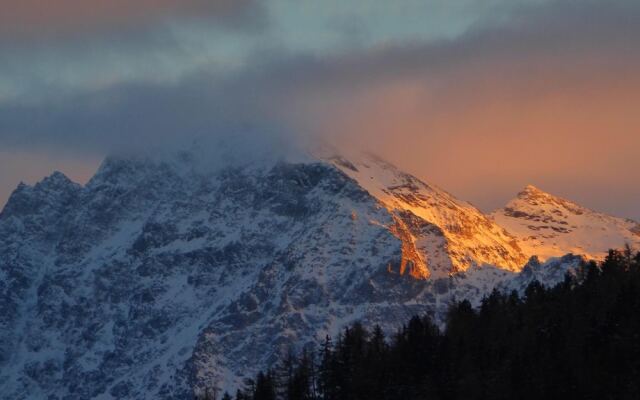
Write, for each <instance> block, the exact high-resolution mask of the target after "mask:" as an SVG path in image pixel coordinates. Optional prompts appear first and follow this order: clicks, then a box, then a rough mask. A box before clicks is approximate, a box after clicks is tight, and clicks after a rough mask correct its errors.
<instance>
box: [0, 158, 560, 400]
mask: <svg viewBox="0 0 640 400" xmlns="http://www.w3.org/2000/svg"><path fill="white" fill-rule="evenodd" d="M247 160H248V159H244V158H243V157H238V158H236V159H234V161H233V162H229V163H226V162H222V163H220V162H213V163H212V162H209V161H210V160H208V159H207V157H206V155H205V157H204V158H203V157H202V156H198V155H195V154H194V153H180V154H177V155H172V156H167V157H146V158H141V157H129V158H109V159H107V160H106V161H105V162H104V163H103V165H102V166H101V168H100V169H99V171H98V172H97V173H96V175H95V177H94V178H93V179H92V180H91V181H90V182H89V183H88V184H87V185H86V186H80V185H77V184H75V183H73V182H71V181H69V180H68V179H67V178H66V177H64V175H62V174H60V173H54V174H53V175H51V176H50V177H48V178H46V179H45V180H43V181H42V182H40V183H38V184H37V185H35V186H33V187H30V186H26V185H21V186H20V187H18V188H17V189H16V191H15V192H14V193H13V195H12V196H11V198H10V199H9V201H8V204H7V205H6V206H5V208H4V210H3V211H2V213H1V214H0V318H1V321H2V325H1V326H0V392H2V393H3V396H6V397H7V398H12V399H27V398H28V399H45V398H46V399H87V398H116V399H130V398H135V399H152V398H153V399H158V398H165V399H169V398H172V399H173V398H185V399H186V398H192V396H193V393H194V391H195V392H197V391H198V390H200V389H202V388H205V387H214V386H217V387H222V388H226V389H233V388H234V387H235V386H237V385H238V384H239V383H240V382H241V379H242V377H244V376H247V375H249V374H253V373H254V372H255V371H256V370H257V369H260V368H263V367H264V366H266V365H268V364H269V363H271V362H273V361H274V360H275V358H276V357H277V355H278V353H279V352H281V351H284V350H285V349H286V348H287V347H288V346H291V345H294V344H295V345H307V344H313V343H314V342H315V341H316V340H317V339H318V335H320V336H321V337H322V336H324V335H325V334H332V335H333V334H335V333H336V332H337V331H338V330H339V329H341V328H342V327H343V326H344V325H345V324H348V323H350V322H353V321H355V320H362V321H364V322H366V323H378V324H380V325H381V326H383V327H384V328H385V329H386V330H388V331H392V330H394V329H396V328H397V327H398V326H399V325H400V324H401V323H403V322H404V321H406V320H407V318H409V317H410V316H411V315H414V314H423V313H431V314H432V315H434V316H435V317H436V318H438V317H439V316H441V315H442V313H443V312H444V310H446V307H447V306H448V304H449V303H450V302H451V301H452V300H454V299H461V298H465V297H468V298H472V299H475V301H477V300H478V299H480V298H481V297H482V296H483V295H484V294H486V293H487V292H488V291H490V290H491V289H493V287H495V286H496V285H499V284H502V285H503V286H505V287H508V288H514V287H515V288H517V289H519V288H521V287H522V286H523V285H524V284H525V283H526V280H527V279H528V278H527V277H526V276H522V277H521V275H520V274H518V273H517V271H519V269H520V266H524V264H525V261H526V260H525V256H524V255H523V252H522V251H521V250H520V248H519V246H518V244H517V243H516V242H515V241H514V238H513V236H511V235H510V234H509V233H507V232H505V231H504V230H503V229H502V228H500V227H499V226H498V225H496V224H495V223H494V222H493V221H491V220H490V219H488V218H487V217H485V216H483V215H482V214H481V213H480V212H479V211H478V210H476V209H475V208H473V207H472V206H470V205H469V204H467V203H465V202H461V201H459V200H457V199H455V198H453V197H452V196H451V195H449V194H447V193H446V192H443V191H441V190H439V189H436V188H434V187H432V186H429V185H427V184H425V183H423V182H421V181H419V180H418V179H416V178H414V177H411V176H409V175H407V174H404V173H402V172H400V171H398V170H397V169H395V168H394V167H392V166H390V165H389V164H387V163H385V162H383V161H381V160H378V159H375V158H363V159H359V160H354V161H348V160H346V159H344V158H341V157H334V156H332V157H329V158H316V157H306V156H305V157H302V158H300V159H297V160H291V159H281V158H277V159H276V158H273V159H260V160H259V161H256V159H254V158H251V161H247ZM488 264H491V266H489V265H488ZM570 264H571V263H565V262H562V263H560V264H559V265H561V266H560V267H558V270H559V271H560V270H562V271H561V272H562V273H564V271H565V270H566V268H569V267H570ZM565 266H566V267H565ZM563 268H564V269H563ZM540 269H542V270H544V265H543V266H537V267H536V271H538V270H540ZM558 274H560V275H562V274H561V273H558ZM539 275H540V274H539ZM540 276H542V275H540ZM517 277H520V280H521V281H522V282H520V283H518V282H519V281H515V280H514V279H515V278H517ZM554 279H559V278H557V277H555V276H550V277H548V280H549V282H550V283H551V282H553V281H554ZM509 282H515V283H513V284H510V283H509ZM523 282H524V283H523ZM509 285H511V286H509ZM513 285H515V286H513Z"/></svg>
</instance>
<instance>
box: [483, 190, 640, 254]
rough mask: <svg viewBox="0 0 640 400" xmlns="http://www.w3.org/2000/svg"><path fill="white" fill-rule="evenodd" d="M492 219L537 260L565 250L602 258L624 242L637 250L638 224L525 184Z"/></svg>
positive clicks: (638, 243) (639, 239)
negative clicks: (515, 238) (536, 257)
mask: <svg viewBox="0 0 640 400" xmlns="http://www.w3.org/2000/svg"><path fill="white" fill-rule="evenodd" d="M491 216H492V218H493V220H494V221H495V222H496V223H497V224H498V225H500V226H502V227H504V228H505V229H506V230H507V231H508V232H510V233H511V234H513V235H514V236H515V237H517V238H518V242H519V245H520V248H522V250H523V251H524V252H525V254H527V255H528V256H534V255H535V256H538V257H540V259H547V258H549V257H559V256H562V255H564V254H567V253H573V254H579V255H583V256H585V257H587V258H591V259H602V258H604V256H605V255H606V253H607V251H608V250H609V249H612V248H620V247H621V246H623V245H624V244H625V243H627V244H629V245H630V246H632V247H633V248H636V249H640V224H638V223H637V222H635V221H632V220H629V219H623V218H617V217H612V216H610V215H606V214H602V213H599V212H596V211H592V210H589V209H588V208H585V207H582V206H580V205H578V204H576V203H573V202H571V201H569V200H565V199H562V198H560V197H556V196H553V195H551V194H549V193H545V192H543V191H542V190H540V189H538V188H536V187H534V186H531V185H528V186H527V187H525V188H524V190H523V191H521V192H520V193H519V194H518V196H517V197H516V198H515V199H513V200H511V201H510V202H509V203H508V204H507V205H506V207H504V208H502V209H499V210H497V211H495V212H494V213H492V214H491Z"/></svg>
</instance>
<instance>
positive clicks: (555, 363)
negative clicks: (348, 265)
mask: <svg viewBox="0 0 640 400" xmlns="http://www.w3.org/2000/svg"><path fill="white" fill-rule="evenodd" d="M233 398H234V397H232V396H231V395H229V394H225V395H224V397H223V399H224V400H232V399H233ZM545 398H548V399H555V398H563V399H640V253H636V254H634V253H633V252H632V251H631V250H630V249H629V248H627V249H626V250H625V251H614V250H611V251H610V252H609V254H608V256H607V257H606V259H605V260H604V261H603V262H601V263H599V264H597V263H595V262H588V263H583V265H582V266H581V267H580V268H579V269H578V271H576V273H575V274H567V276H566V277H565V279H564V281H563V282H561V283H559V284H558V285H556V286H555V287H552V288H546V287H544V286H542V285H541V284H540V283H538V282H533V283H531V284H530V285H529V286H528V287H527V289H526V290H525V292H524V295H523V296H519V295H518V294H517V293H516V292H512V293H507V294H505V293H501V292H499V291H493V292H492V293H491V295H489V296H487V297H486V298H484V299H483V300H482V304H481V306H480V307H479V308H477V309H474V308H473V307H472V306H471V304H470V303H469V302H468V301H466V300H464V301H460V302H458V303H456V304H455V305H453V306H452V307H451V308H450V310H449V311H448V313H447V317H446V325H445V328H444V329H443V330H441V329H439V328H438V326H437V325H436V324H435V323H434V322H433V321H432V320H431V319H430V318H429V317H426V316H423V317H417V316H416V317H413V318H411V320H409V321H408V323H407V324H406V325H404V326H403V327H402V328H401V329H400V330H399V331H398V332H397V333H396V334H395V335H393V336H392V337H390V338H387V337H385V335H384V333H383V331H382V329H380V327H379V326H374V327H371V328H368V327H365V326H364V325H362V324H361V323H355V324H353V325H352V326H349V327H347V328H345V329H344V331H343V332H341V333H340V334H339V335H338V336H337V337H336V338H333V339H332V338H330V337H327V338H326V339H325V340H324V342H323V343H321V344H320V345H319V346H318V349H317V350H316V351H309V350H303V351H302V353H300V354H289V355H288V356H287V357H284V358H283V359H282V360H281V361H280V362H279V363H278V364H277V365H275V366H273V367H272V368H271V369H269V370H267V371H263V372H260V373H259V374H258V375H257V376H256V377H255V378H254V379H250V380H247V382H246V387H245V389H244V390H238V392H237V393H236V394H235V399H236V400H279V399H282V400H359V399H362V400H365V399H366V400H377V399H380V400H400V399H402V400H412V399H442V400H449V399H451V400H453V399H465V400H468V399H545Z"/></svg>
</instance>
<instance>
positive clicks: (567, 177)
mask: <svg viewBox="0 0 640 400" xmlns="http://www.w3.org/2000/svg"><path fill="white" fill-rule="evenodd" d="M0 10H2V12H0V205H1V204H3V203H4V202H5V200H6V199H7V197H8V196H9V195H10V193H11V192H12V190H13V189H14V188H15V187H16V186H17V184H18V183H19V182H20V181H25V182H27V183H35V182H37V181H38V180H39V179H41V178H43V177H44V176H46V175H49V174H50V173H51V172H52V171H53V170H60V171H62V172H64V173H65V174H67V175H68V176H70V177H71V178H72V179H74V180H76V181H78V182H81V183H83V182H86V181H87V180H88V179H89V178H90V177H91V175H92V174H93V173H94V172H95V170H96V168H97V167H98V165H99V164H100V162H101V160H102V159H103V158H104V157H105V155H108V154H111V153H117V152H121V151H136V150H137V149H144V148H145V147H148V146H149V145H150V144H154V145H160V146H167V147H170V148H171V147H178V146H180V145H182V144H184V143H187V142H189V141H191V140H193V138H195V137H200V136H203V135H216V134H219V133H220V132H224V133H229V132H239V131H244V130H251V131H257V132H261V131H264V132H269V131H278V132H287V133H288V134H292V135H300V136H306V135H310V136H312V137H320V138H323V139H326V140H327V141H331V142H333V143H337V144H338V145H339V146H345V147H349V148H361V149H366V150H369V151H373V152H375V153H378V154H380V155H381V156H383V157H385V158H387V159H389V160H390V161H392V162H393V163H395V164H397V165H398V166H399V167H401V168H403V169H405V170H407V171H408V172H411V173H413V174H415V175H416V176H418V177H420V178H422V179H423V180H425V181H427V182H430V183H433V184H436V185H438V186H440V187H442V188H444V189H446V190H448V191H450V192H451V193H453V194H454V195H456V196H457V197H459V198H462V199H465V200H469V201H471V202H472V203H473V204H475V205H476V206H478V207H479V208H481V209H482V210H484V211H490V210H492V209H494V208H497V207H500V206H502V205H504V204H505V203H506V202H507V201H508V200H509V199H510V198H512V197H514V196H515V194H516V193H517V192H518V191H519V190H521V188H523V187H524V186H525V185H527V184H533V185H535V186H538V187H540V188H541V189H543V190H546V191H549V192H551V193H554V194H557V195H560V196H562V197H566V198H569V199H572V200H574V201H577V202H579V203H581V204H583V205H585V206H587V207H590V208H593V209H596V210H599V211H604V212H608V213H611V214H614V215H618V216H623V217H629V218H634V219H637V220H640V185H639V184H638V183H639V181H640V179H639V178H640V172H639V171H640V155H639V153H640V151H639V149H640V130H639V129H640V113H639V112H638V111H637V107H638V106H637V105H638V104H640V74H639V73H638V71H640V2H638V1H635V0H579V1H578V0H447V1H445V0H397V1H393V2H390V1H386V0H384V1H383V0H323V1H315V0H180V1H179V0H138V1H136V2H132V1H127V0H110V1H105V0H58V1H56V2H48V3H43V2H41V1H38V0H22V1H20V2H16V1H8V0H0Z"/></svg>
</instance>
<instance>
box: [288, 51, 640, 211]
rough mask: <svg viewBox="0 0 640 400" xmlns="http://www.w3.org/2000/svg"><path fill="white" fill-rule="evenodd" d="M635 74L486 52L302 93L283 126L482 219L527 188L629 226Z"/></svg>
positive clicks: (608, 59) (601, 65) (608, 62)
mask: <svg viewBox="0 0 640 400" xmlns="http://www.w3.org/2000/svg"><path fill="white" fill-rule="evenodd" d="M639 68H640V58H638V57H635V56H632V55H631V56H630V55H626V56H625V57H623V58H621V57H619V54H616V53H611V52H608V51H607V50H606V49H598V50H597V51H595V52H586V53H581V52H571V51H567V53H566V54H563V55H556V54H546V55H545V54H533V55H530V56H527V55H524V56H523V55H522V54H520V55H517V56H515V57H512V54H511V53H508V54H502V55H500V54H493V55H490V56H489V58H480V59H465V60H463V62H460V63H458V62H456V63H452V64H450V65H449V66H448V68H447V69H439V68H437V69H435V70H434V69H432V68H428V67H426V66H425V67H424V68H422V69H420V68H416V69H414V70H413V71H411V72H410V73H406V72H403V73H402V74H397V75H393V74H386V75H381V76H378V77H376V78H372V80H368V81H367V82H366V84H363V85H361V86H358V85H355V86H353V85H349V84H345V85H344V86H342V87H331V88H324V87H321V86H318V87H313V88H308V89H306V90H304V91H303V92H302V93H301V94H298V95H292V96H291V97H290V98H289V100H290V104H288V106H287V107H286V109H287V110H288V112H286V113H285V115H284V118H286V119H288V120H290V121H293V124H294V125H295V126H296V127H297V129H299V130H302V131H320V134H322V135H325V136H332V137H333V138H334V140H336V141H338V142H339V143H342V144H343V145H347V146H353V147H359V148H361V147H363V146H366V147H369V148H370V149H372V150H373V151H375V152H377V153H380V154H382V155H384V156H386V157H388V158H390V159H392V160H393V161H394V162H395V163H396V164H399V165H400V166H402V167H404V168H406V169H407V170H410V171H412V172H414V173H416V174H417V175H419V176H421V177H423V178H424V179H425V180H427V181H430V182H433V183H436V184H439V185H440V186H443V187H444V188H446V189H448V190H451V191H452V192H453V193H455V194H457V195H459V196H460V197H462V198H465V199H471V200H472V201H473V202H474V203H476V204H477V205H479V206H481V207H483V208H485V209H491V208H493V207H497V206H498V205H500V204H501V203H502V202H503V201H505V200H506V199H508V198H509V197H510V196H513V195H514V194H515V193H516V192H517V191H518V190H519V189H520V188H522V187H523V186H524V185H525V184H527V183H534V184H537V185H540V186H541V187H543V188H545V189H548V190H550V191H555V192H558V193H559V194H561V195H566V196H568V197H573V198H576V199H577V200H581V199H585V201H586V204H587V205H588V206H592V207H594V208H600V209H603V210H605V211H609V212H613V213H616V214H622V215H623V216H634V217H638V214H637V213H638V209H637V203H638V201H640V189H636V188H635V186H637V185H634V184H633V182H636V181H637V178H638V171H640V157H638V149H640V113H638V112H637V105H638V104H640V76H638V74H637V72H636V71H638V69H639ZM362 73H365V72H364V71H363V72H362ZM616 197H617V198H618V199H617V201H616V199H615V198H616Z"/></svg>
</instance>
